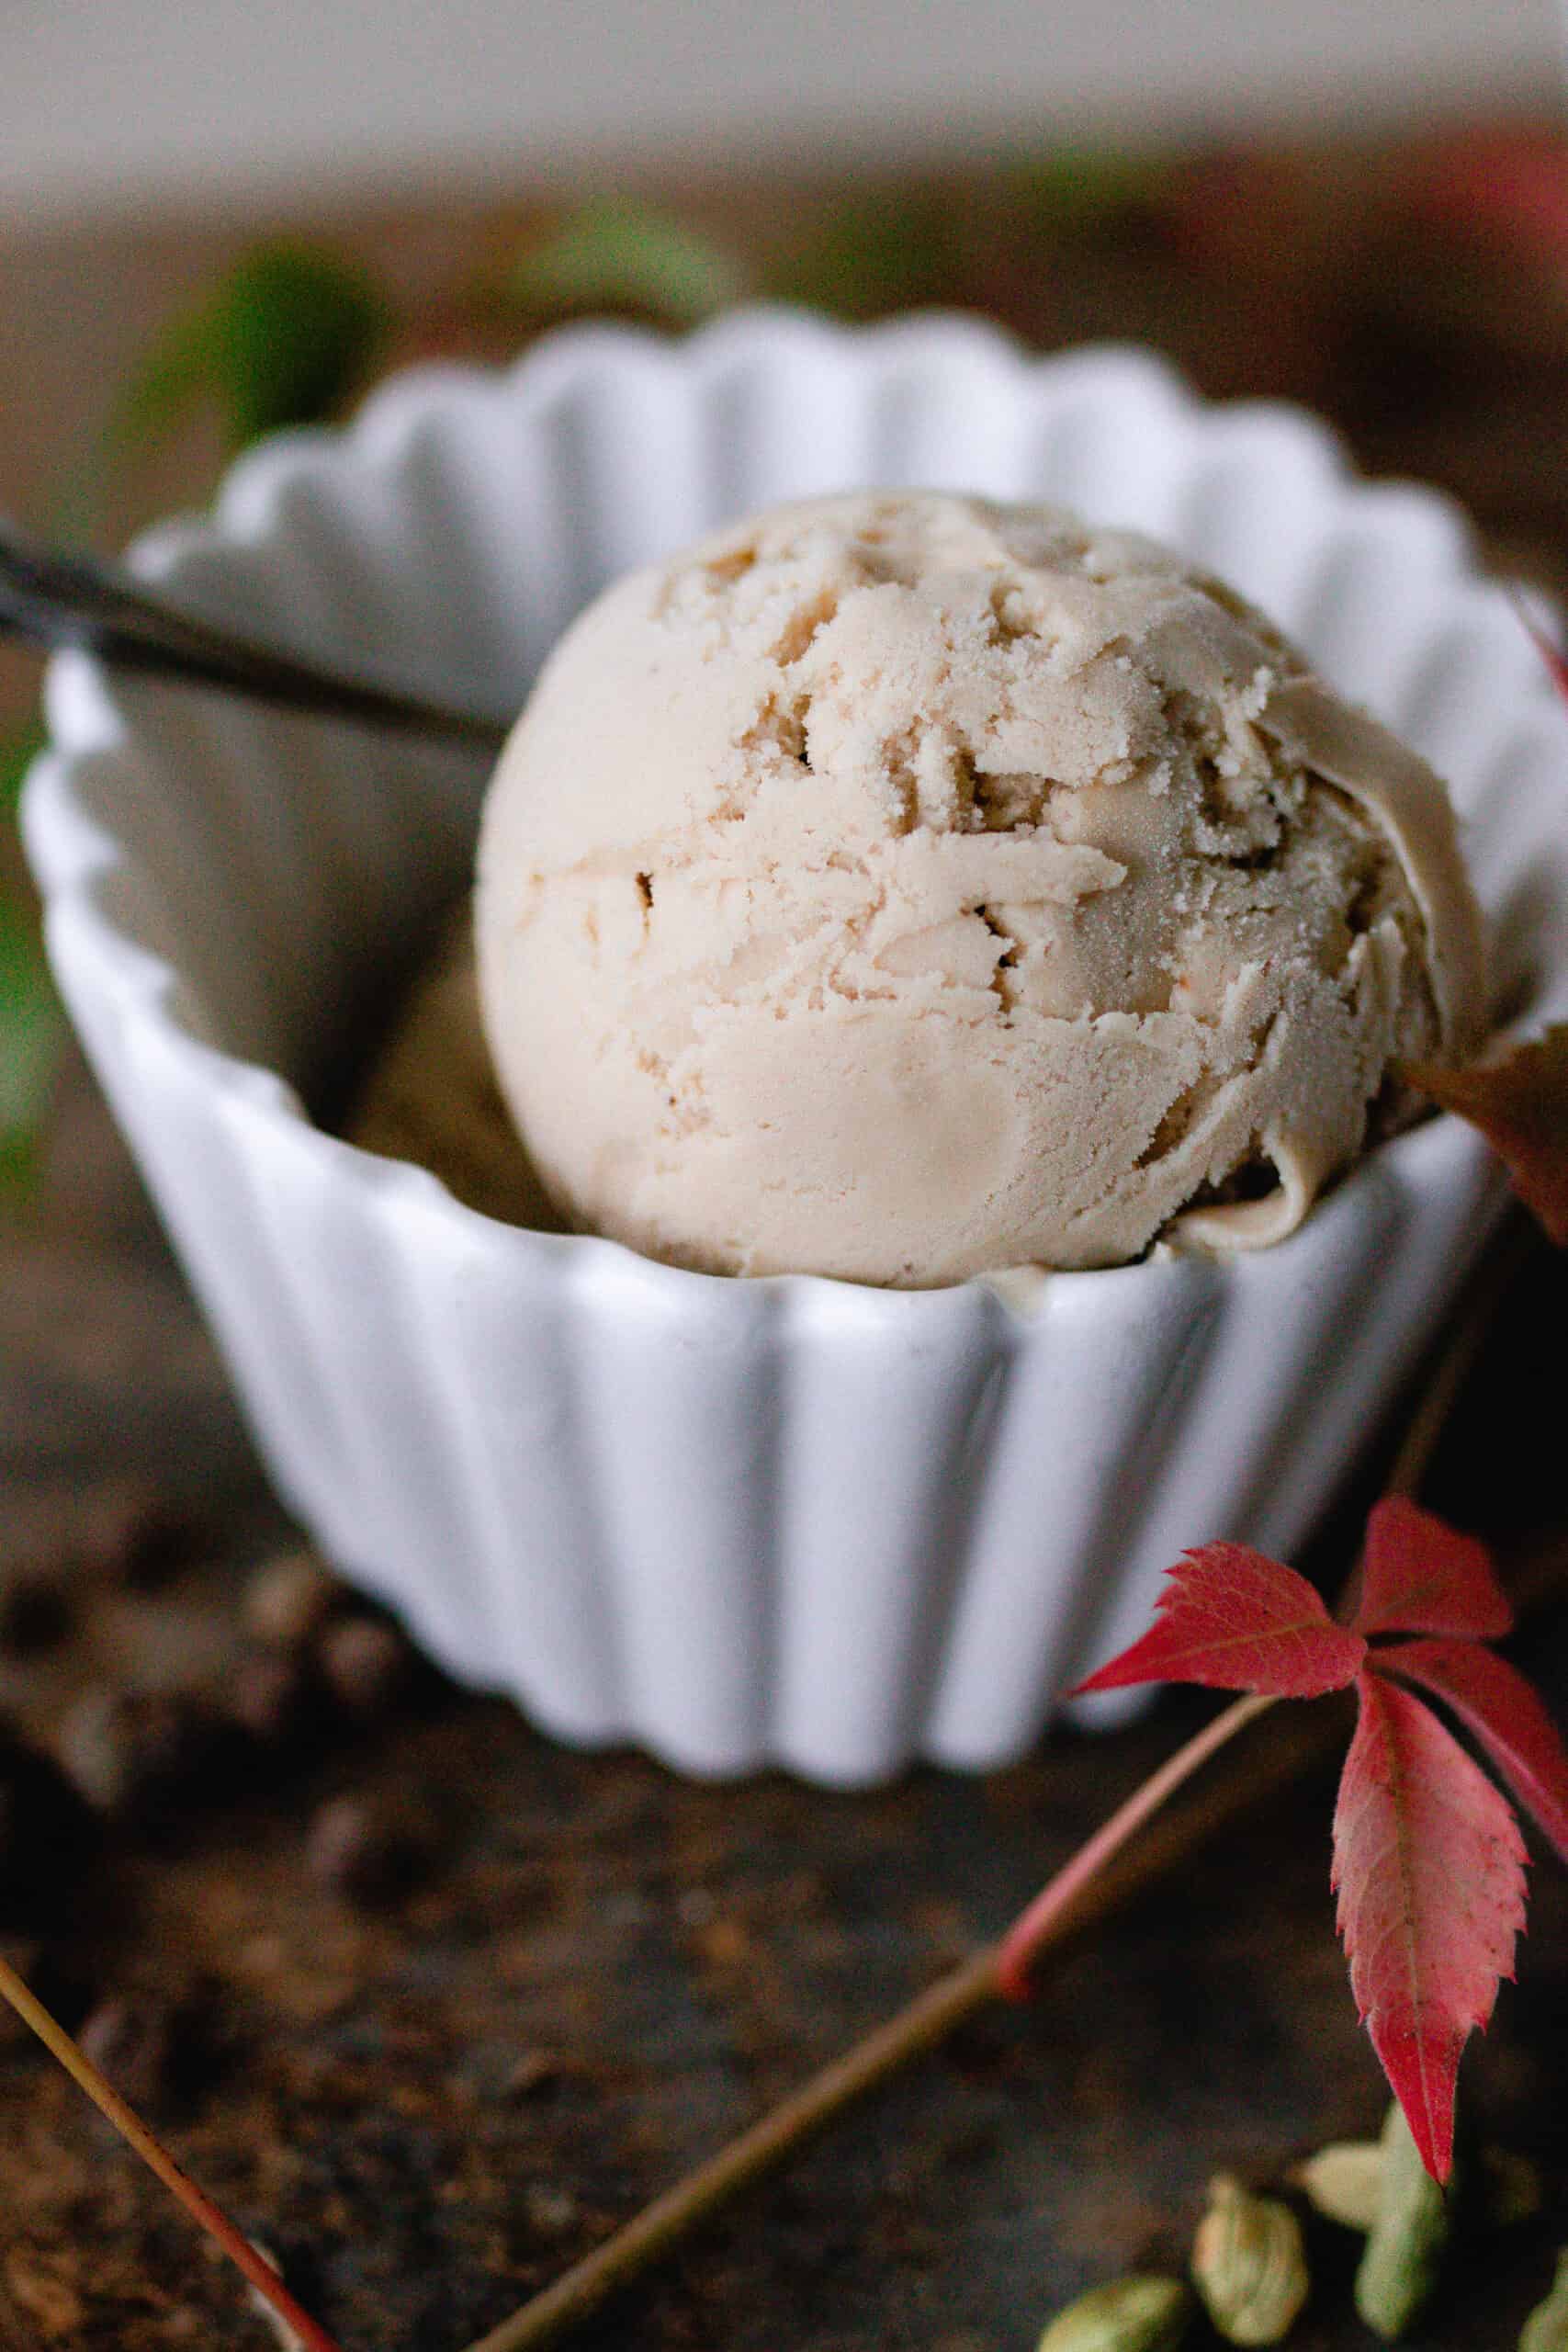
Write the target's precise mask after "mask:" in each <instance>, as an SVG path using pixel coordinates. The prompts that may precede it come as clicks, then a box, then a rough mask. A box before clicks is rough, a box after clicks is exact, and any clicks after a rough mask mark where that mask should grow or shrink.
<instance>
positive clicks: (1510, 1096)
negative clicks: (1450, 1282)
mask: <svg viewBox="0 0 1568 2352" xmlns="http://www.w3.org/2000/svg"><path fill="white" fill-rule="evenodd" d="M1401 1075H1402V1076H1403V1077H1404V1078H1406V1079H1408V1080H1409V1081H1410V1083H1411V1085H1412V1086H1414V1087H1416V1088H1418V1089H1419V1090H1420V1091H1421V1092H1422V1093H1423V1094H1427V1095H1429V1096H1430V1097H1431V1099H1432V1101H1433V1102H1434V1103H1438V1104H1440V1105H1441V1107H1442V1108H1443V1109H1444V1110H1445V1111H1454V1112H1457V1113H1458V1114H1459V1116H1460V1117H1461V1119H1468V1120H1469V1121H1470V1124H1471V1125H1472V1127H1479V1128H1480V1130H1481V1132H1482V1134H1483V1136H1485V1138H1486V1140H1487V1142H1488V1143H1489V1144H1490V1145H1491V1147H1492V1148H1493V1150H1494V1151H1495V1153H1496V1154H1497V1156H1498V1158H1499V1159H1501V1160H1502V1161H1503V1163H1504V1165H1505V1166H1506V1169H1507V1170H1508V1173H1509V1175H1510V1176H1511V1177H1512V1178H1513V1181H1514V1190H1515V1192H1516V1193H1517V1194H1518V1196H1519V1198H1520V1200H1521V1201H1523V1203H1524V1204H1525V1206H1526V1207H1527V1208H1528V1209H1529V1210H1531V1211H1532V1212H1533V1213H1534V1215H1535V1216H1537V1217H1538V1218H1539V1219H1540V1223H1541V1225H1542V1226H1543V1227H1544V1228H1545V1230H1546V1232H1547V1233H1548V1235H1549V1236H1550V1237H1551V1239H1552V1240H1553V1241H1555V1242H1556V1244H1557V1246H1558V1248H1559V1249H1564V1248H1568V1021H1559V1022H1555V1023H1553V1024H1552V1026H1551V1028H1550V1029H1547V1030H1545V1031H1544V1032H1543V1033H1542V1035H1540V1036H1539V1037H1536V1038H1532V1039H1531V1040H1530V1042H1529V1044H1528V1045H1524V1046H1515V1047H1514V1048H1513V1050H1512V1051H1511V1052H1510V1053H1508V1054H1506V1055H1505V1056H1504V1057H1503V1058H1502V1059H1501V1060H1500V1061H1487V1062H1472V1064H1471V1066H1470V1067H1469V1069H1438V1067H1437V1066H1436V1064H1434V1063H1427V1062H1422V1063H1409V1064H1406V1065H1405V1066H1404V1069H1402V1071H1401Z"/></svg>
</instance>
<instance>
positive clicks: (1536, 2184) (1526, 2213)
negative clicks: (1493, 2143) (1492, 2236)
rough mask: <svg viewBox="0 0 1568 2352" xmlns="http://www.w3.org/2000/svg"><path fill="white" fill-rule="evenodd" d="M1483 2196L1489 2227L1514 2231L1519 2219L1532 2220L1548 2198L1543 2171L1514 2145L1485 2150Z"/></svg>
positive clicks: (1490, 2228) (1482, 2166)
mask: <svg viewBox="0 0 1568 2352" xmlns="http://www.w3.org/2000/svg"><path fill="white" fill-rule="evenodd" d="M1481 2195H1482V2209H1483V2216H1484V2219H1485V2222H1486V2226H1487V2228H1488V2229H1489V2230H1511V2229H1512V2228H1513V2227H1514V2225H1515V2223H1516V2222H1533V2221H1534V2219H1535V2217H1536V2215H1537V2214H1538V2213H1539V2212H1540V2209H1541V2206H1542V2204H1543V2203H1544V2201H1545V2198H1544V2192H1543V2190H1542V2188H1541V2185H1540V2171H1539V2170H1538V2168H1537V2167H1536V2166H1535V2165H1532V2164H1531V2162H1530V2160H1529V2157H1528V2156H1517V2155H1515V2154H1514V2152H1513V2150H1512V2149H1511V2148H1495V2147H1485V2148H1483V2149H1482V2151H1481Z"/></svg>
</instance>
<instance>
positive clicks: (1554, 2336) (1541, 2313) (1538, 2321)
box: [1519, 2246, 1568, 2352]
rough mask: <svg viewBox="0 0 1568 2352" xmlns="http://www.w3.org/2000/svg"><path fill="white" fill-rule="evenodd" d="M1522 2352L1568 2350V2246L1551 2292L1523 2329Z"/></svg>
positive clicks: (1521, 2330) (1567, 2351) (1520, 2335)
mask: <svg viewBox="0 0 1568 2352" xmlns="http://www.w3.org/2000/svg"><path fill="white" fill-rule="evenodd" d="M1519 2352H1568V2246H1564V2247H1563V2249H1562V2253H1561V2254H1560V2255H1559V2256H1558V2257H1557V2276H1556V2278H1554V2279H1553V2280H1552V2282H1551V2294H1550V2295H1548V2297H1547V2299H1546V2301H1545V2302H1544V2303H1537V2305H1536V2307H1535V2309H1534V2311H1533V2312H1531V2313H1530V2315H1529V2319H1527V2320H1526V2322H1525V2324H1524V2325H1523V2327H1522V2328H1521V2329H1520V2330H1519Z"/></svg>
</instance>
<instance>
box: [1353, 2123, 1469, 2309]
mask: <svg viewBox="0 0 1568 2352" xmlns="http://www.w3.org/2000/svg"><path fill="white" fill-rule="evenodd" d="M1380 2144H1381V2146H1382V2156H1383V2171H1382V2197H1381V2198H1380V2199H1379V2201H1378V2216H1377V2220H1376V2222H1374V2223H1373V2225H1372V2229H1371V2234H1370V2235H1369V2237H1368V2239H1367V2250H1366V2252H1365V2254H1364V2255H1363V2256H1361V2267H1360V2268H1359V2270H1358V2271H1357V2273H1356V2309H1357V2310H1358V2311H1359V2312H1360V2314H1361V2317H1362V2318H1363V2319H1364V2320H1365V2321H1366V2323H1367V2325H1368V2326H1369V2327H1370V2328H1373V2329H1375V2331H1376V2332H1377V2334H1378V2335H1381V2336H1382V2338H1383V2339H1384V2341H1385V2342H1386V2343H1389V2344H1393V2343H1394V2342H1396V2341H1397V2339H1398V2338H1399V2337H1400V2336H1402V2335H1406V2334H1407V2333H1408V2332H1409V2330H1410V2329H1411V2328H1412V2327H1414V2326H1415V2324H1416V2321H1417V2320H1418V2319H1419V2318H1420V2316H1421V2313H1422V2312H1424V2311H1425V2310H1426V2308H1427V2304H1428V2302H1429V2301H1431V2298H1432V2294H1433V2290H1435V2288H1436V2287H1437V2284H1438V2274H1439V2272H1440V2271H1441V2269H1442V2264H1443V2256H1444V2253H1445V2252H1446V2250H1447V2247H1448V2243H1449V2237H1450V2231H1451V2228H1452V2220H1451V2215H1450V2203H1449V2199H1448V2198H1447V2197H1446V2196H1445V2195H1444V2193H1443V2191H1442V2190H1441V2189H1440V2188H1438V2184H1437V2182H1436V2181H1435V2180H1434V2179H1433V2178H1432V2177H1431V2175H1430V2173H1428V2171H1427V2167H1426V2165H1424V2164H1423V2163H1422V2161H1421V2159H1420V2157H1419V2155H1418V2154H1416V2143H1415V2141H1414V2140H1413V2139H1412V2138H1411V2136H1410V2126H1409V2125H1408V2123H1406V2121H1405V2120H1404V2116H1403V2114H1402V2113H1401V2112H1400V2109H1399V2107H1398V2105H1397V2103H1396V2104H1395V2105H1393V2107H1391V2108H1390V2109H1389V2110H1388V2117H1387V2120H1386V2121H1385V2122H1384V2124H1383V2128H1382V2142H1381V2143H1380Z"/></svg>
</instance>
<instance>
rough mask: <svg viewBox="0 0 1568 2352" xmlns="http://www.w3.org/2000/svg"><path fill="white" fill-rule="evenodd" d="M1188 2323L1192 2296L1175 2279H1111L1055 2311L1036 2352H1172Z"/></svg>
mask: <svg viewBox="0 0 1568 2352" xmlns="http://www.w3.org/2000/svg"><path fill="white" fill-rule="evenodd" d="M1191 2319H1192V2298H1191V2296H1190V2294H1189V2292H1188V2290H1187V2289H1186V2287H1185V2285H1184V2284H1183V2283H1182V2281H1181V2280H1180V2279H1179V2278H1156V2277H1154V2276H1153V2275H1152V2274H1151V2275H1144V2276H1137V2277H1134V2278H1112V2279H1111V2281H1110V2282H1109V2284H1108V2285H1106V2286H1104V2287H1091V2288H1090V2289H1089V2293H1088V2294H1087V2295H1080V2296H1079V2297H1078V2299H1077V2302H1076V2303H1069V2304H1068V2305H1067V2308H1066V2311H1065V2312H1057V2314H1056V2316H1055V2319H1054V2320H1053V2321H1052V2322H1051V2324H1050V2326H1049V2327H1048V2328H1047V2329H1046V2330H1045V2333H1044V2335H1043V2336H1042V2337H1041V2339H1040V2352H1176V2347H1177V2346H1178V2345H1179V2344H1180V2343H1181V2341H1182V2339H1183V2338H1184V2337H1185V2335H1186V2334H1187V2330H1188V2327H1189V2326H1190V2324H1191Z"/></svg>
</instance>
